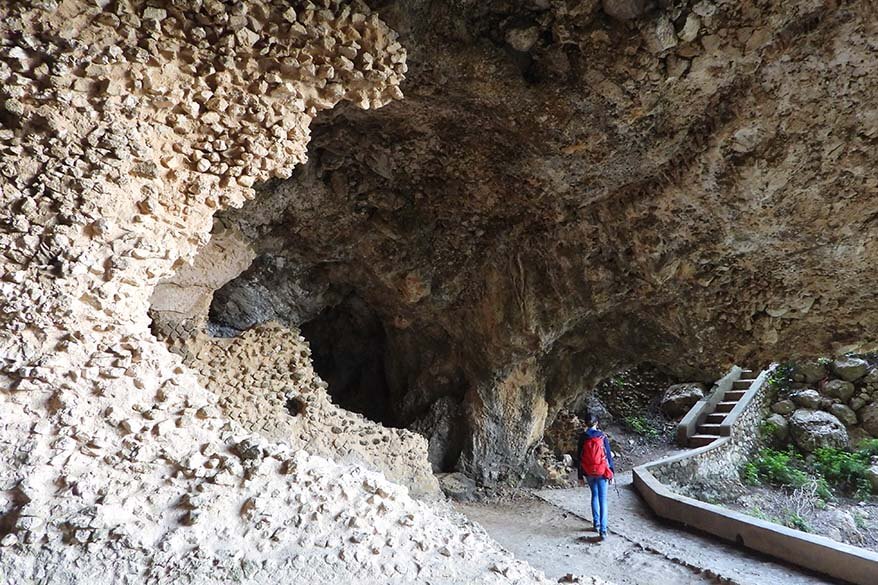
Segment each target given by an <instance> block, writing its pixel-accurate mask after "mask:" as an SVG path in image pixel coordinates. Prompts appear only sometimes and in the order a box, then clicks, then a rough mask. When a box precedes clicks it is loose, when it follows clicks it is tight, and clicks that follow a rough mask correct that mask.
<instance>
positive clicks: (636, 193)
mask: <svg viewBox="0 0 878 585" xmlns="http://www.w3.org/2000/svg"><path fill="white" fill-rule="evenodd" d="M602 4H603V5H607V6H616V5H617V4H619V3H610V2H607V3H598V2H560V1H558V2H556V1H554V0H553V1H547V2H536V3H500V2H474V1H465V2H457V3H435V2H426V1H418V0H407V1H399V2H389V1H388V2H384V3H382V4H381V8H382V10H383V12H382V13H383V14H384V15H385V17H386V18H388V19H389V21H390V22H392V23H393V25H394V26H395V27H396V28H397V29H398V30H400V31H401V35H402V39H403V41H404V42H405V44H406V46H407V47H409V49H410V55H409V61H408V62H409V64H410V65H411V70H410V72H409V76H408V80H407V84H408V85H407V89H406V93H407V99H406V100H403V101H401V102H399V103H395V104H392V105H391V106H389V107H387V108H384V109H382V110H381V111H378V112H374V113H373V112H370V113H369V114H368V116H366V115H363V114H360V113H358V112H356V111H354V110H352V109H344V110H339V111H337V112H335V113H334V114H332V116H331V117H328V118H327V119H326V120H325V123H322V124H320V125H319V126H316V127H315V128H314V140H313V141H312V143H311V150H310V153H309V156H310V159H311V160H310V162H309V163H308V164H307V165H305V166H304V167H302V168H301V169H300V170H299V171H298V172H297V173H296V175H295V176H294V177H292V178H291V179H290V180H288V181H284V182H278V183H275V184H271V185H267V186H266V187H265V188H264V189H262V190H261V191H260V197H259V198H258V200H256V201H254V202H252V203H251V204H248V205H247V206H246V207H245V208H243V209H241V210H240V211H235V212H230V213H227V214H224V217H223V221H224V222H226V223H227V224H229V225H234V226H236V227H237V228H239V229H240V230H241V232H242V233H243V234H244V236H245V237H246V238H248V239H249V241H252V242H254V244H253V245H254V248H255V250H256V253H257V254H258V256H259V258H260V259H261V261H260V262H259V263H258V264H254V266H253V267H252V268H251V270H249V271H248V272H247V274H246V278H243V279H240V280H236V281H233V282H232V283H230V284H229V285H227V286H226V287H224V288H223V290H222V291H221V293H222V294H221V295H219V297H221V298H223V299H226V301H223V302H220V303H217V304H215V307H214V314H215V315H216V317H217V319H218V320H219V321H221V322H224V323H225V324H226V325H228V326H232V327H235V326H238V325H242V324H243V325H247V324H252V323H253V322H254V321H257V322H258V321H259V320H260V319H276V320H280V321H282V322H290V323H292V324H299V323H301V322H303V321H307V320H309V319H311V318H312V317H310V316H309V314H312V313H309V310H316V311H317V312H319V310H320V309H321V308H322V307H326V306H332V305H333V304H335V303H338V302H339V299H340V298H343V297H344V295H345V294H347V293H348V292H350V291H354V292H355V293H356V294H357V295H358V297H359V298H361V299H363V300H364V302H366V303H367V304H368V305H369V306H370V307H371V308H372V309H373V310H374V311H375V312H376V313H377V314H378V315H379V316H380V318H381V320H382V322H383V324H384V329H385V332H386V336H387V343H388V348H389V350H388V352H387V360H388V364H389V372H390V373H389V374H388V378H389V383H390V385H391V394H392V395H393V396H395V397H396V399H395V400H394V404H395V405H396V408H397V411H396V412H395V416H396V417H397V418H398V420H399V421H400V424H403V425H405V426H409V425H412V424H415V421H418V420H420V419H430V418H434V417H435V413H434V412H433V409H434V405H436V406H435V408H436V409H447V404H448V401H449V400H451V401H453V402H454V403H456V404H457V405H459V407H460V408H461V409H462V410H463V411H464V412H465V417H464V419H465V425H466V428H465V433H464V434H465V441H464V446H463V447H462V449H461V453H460V456H459V457H458V459H457V461H456V466H457V467H458V468H460V469H464V470H467V471H468V472H470V473H471V474H473V475H474V476H477V477H479V478H480V479H482V480H484V481H486V482H491V481H498V480H502V479H509V480H513V481H514V480H516V478H518V477H519V475H520V471H521V470H522V469H523V468H526V467H527V465H528V460H529V457H530V455H531V453H532V449H533V446H534V444H535V441H537V440H538V438H539V436H540V435H541V434H542V430H543V425H544V424H545V423H547V422H550V421H551V419H552V418H553V416H554V414H555V413H556V412H557V411H558V409H560V408H562V407H563V406H565V405H566V404H567V403H569V402H570V401H571V400H572V399H573V398H575V397H576V396H577V395H578V394H580V393H581V392H582V391H583V390H584V389H587V388H589V387H590V386H592V385H594V384H595V383H596V382H597V381H598V380H600V379H602V378H604V377H606V376H607V375H610V374H612V373H613V372H615V371H619V370H621V369H624V368H625V367H628V366H630V365H634V364H637V363H641V362H643V361H649V362H652V363H661V364H675V368H676V370H677V371H676V372H675V373H677V374H678V375H679V376H680V377H682V378H684V379H689V380H698V379H704V380H711V379H715V378H716V376H717V375H719V374H720V373H721V372H722V371H723V370H725V369H726V368H727V367H728V366H729V365H731V364H732V363H735V362H737V363H748V364H754V365H758V364H760V363H761V364H763V365H764V364H767V363H768V362H769V361H771V360H775V359H778V360H780V359H784V358H785V357H787V356H792V355H823V354H825V353H827V352H828V351H845V350H847V349H850V348H851V347H852V346H855V345H857V344H860V343H861V342H863V341H869V340H874V339H875V332H876V330H878V327H876V325H878V323H876V317H875V312H874V311H873V310H872V307H873V304H874V299H873V292H872V291H874V290H875V288H876V285H878V282H876V276H875V271H874V270H873V265H874V263H875V258H876V255H878V240H876V238H875V229H874V227H875V218H876V207H875V205H876V201H878V198H876V194H878V183H876V179H875V177H874V176H873V175H872V174H871V173H869V172H868V169H870V168H872V167H874V166H875V164H876V162H878V161H876V159H875V157H876V152H878V149H876V148H875V142H876V140H878V125H876V124H878V116H876V110H875V108H874V105H873V104H874V103H875V87H876V86H878V80H876V75H878V73H876V72H878V67H876V62H875V52H874V46H873V42H872V39H873V38H874V37H875V35H876V28H875V27H876V20H875V18H874V6H873V5H872V3H870V2H868V1H866V0H859V1H854V2H844V3H840V2H822V1H814V0H795V1H786V0H784V1H780V0H776V1H758V2H757V1H753V0H747V1H739V0H717V1H713V0H706V1H701V0H699V1H697V2H695V1H691V2H690V1H674V2H658V3H628V4H631V5H634V4H639V5H640V9H639V10H638V11H636V14H635V15H634V16H636V18H632V19H627V18H628V16H630V15H626V17H625V18H626V19H621V16H620V14H619V13H618V12H617V11H614V10H612V9H610V10H609V11H608V10H607V8H606V6H604V7H603V8H602ZM284 275H286V276H284ZM260 282H262V283H269V284H270V286H267V287H266V288H271V289H272V290H280V292H279V293H278V294H274V295H273V296H270V297H269V298H270V299H271V300H272V301H273V302H272V303H267V302H265V301H264V300H261V299H262V298H263V297H264V295H265V293H264V292H260V290H259V287H258V286H256V284H258V283H260ZM281 284H283V287H281ZM285 291H303V293H304V296H305V297H306V298H307V300H303V295H302V294H298V293H297V294H294V295H291V294H287V292H285ZM309 291H310V293H309ZM219 297H218V298H219ZM291 299H292V300H291ZM309 303H310V304H309ZM246 305H250V306H254V307H256V306H258V307H266V306H270V307H271V311H269V314H266V315H262V316H261V317H260V316H259V315H257V316H255V317H253V316H252V315H251V316H247V315H244V316H242V315H240V314H239V313H237V312H235V311H233V310H230V307H234V306H237V307H240V306H246ZM303 306H304V307H305V308H306V309H308V308H309V307H310V309H309V310H303Z"/></svg>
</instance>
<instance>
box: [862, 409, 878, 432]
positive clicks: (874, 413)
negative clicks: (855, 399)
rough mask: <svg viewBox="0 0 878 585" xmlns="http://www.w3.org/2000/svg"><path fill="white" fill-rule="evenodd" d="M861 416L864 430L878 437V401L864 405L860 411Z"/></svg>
mask: <svg viewBox="0 0 878 585" xmlns="http://www.w3.org/2000/svg"><path fill="white" fill-rule="evenodd" d="M859 416H860V421H861V423H862V425H863V430H864V431H866V432H867V433H869V434H870V435H872V436H873V437H878V401H876V402H872V403H871V404H868V405H866V406H864V407H863V409H862V410H860V411H859Z"/></svg>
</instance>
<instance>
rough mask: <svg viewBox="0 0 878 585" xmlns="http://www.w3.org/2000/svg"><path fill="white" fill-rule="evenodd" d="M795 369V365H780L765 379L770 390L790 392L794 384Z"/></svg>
mask: <svg viewBox="0 0 878 585" xmlns="http://www.w3.org/2000/svg"><path fill="white" fill-rule="evenodd" d="M794 369H795V368H794V366H793V364H790V363H784V364H778V365H777V367H776V368H774V369H773V370H772V371H771V372H769V373H768V376H767V377H766V379H765V380H766V382H767V384H768V388H769V389H770V390H771V391H772V392H780V391H783V390H788V389H789V388H790V386H791V385H792V383H793V371H794Z"/></svg>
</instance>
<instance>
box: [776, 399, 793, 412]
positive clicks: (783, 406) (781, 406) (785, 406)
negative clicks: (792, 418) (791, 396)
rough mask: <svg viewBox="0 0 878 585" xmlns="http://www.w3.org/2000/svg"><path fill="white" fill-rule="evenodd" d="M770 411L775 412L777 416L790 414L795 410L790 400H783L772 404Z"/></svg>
mask: <svg viewBox="0 0 878 585" xmlns="http://www.w3.org/2000/svg"><path fill="white" fill-rule="evenodd" d="M771 410H772V412H775V413H777V414H783V415H786V414H790V413H792V412H793V411H794V410H796V405H795V403H793V401H792V400H788V399H784V400H779V401H777V402H775V403H774V404H772V405H771Z"/></svg>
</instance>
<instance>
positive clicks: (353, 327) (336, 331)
mask: <svg viewBox="0 0 878 585" xmlns="http://www.w3.org/2000/svg"><path fill="white" fill-rule="evenodd" d="M301 331H302V335H304V336H305V338H306V339H307V340H308V342H309V343H310V345H311V356H312V360H313V363H314V369H315V370H316V371H317V373H318V374H319V375H320V377H321V378H323V380H325V381H326V383H327V384H328V385H329V395H330V397H331V398H332V400H333V402H335V403H336V404H337V405H339V406H340V407H341V408H344V409H345V410H350V411H353V412H358V413H360V414H362V415H363V416H365V417H367V418H369V419H371V420H373V421H375V422H378V423H381V424H383V425H384V426H397V425H396V424H394V417H393V412H392V408H391V401H390V388H389V385H388V382H387V377H386V372H385V366H384V352H385V348H386V345H387V344H386V335H385V331H384V325H383V324H382V322H381V320H380V319H379V318H378V316H377V314H376V313H375V311H374V310H373V309H372V308H371V307H370V306H369V305H368V304H366V302H365V301H363V300H362V299H361V298H360V297H359V296H357V295H353V294H352V295H349V296H348V297H346V298H345V299H344V300H343V301H342V302H341V303H339V304H337V305H334V306H332V307H328V308H326V309H324V310H323V312H321V313H320V314H319V315H318V316H317V317H316V318H314V319H312V320H311V321H308V322H306V323H303V324H302V325H301Z"/></svg>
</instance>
